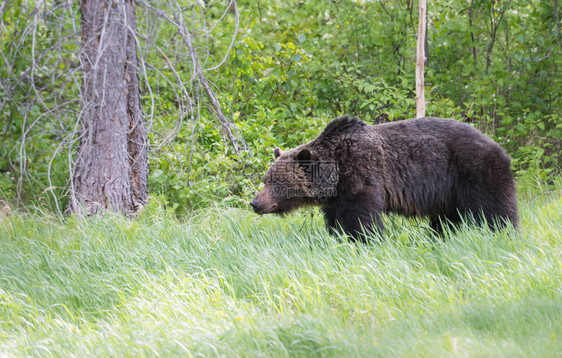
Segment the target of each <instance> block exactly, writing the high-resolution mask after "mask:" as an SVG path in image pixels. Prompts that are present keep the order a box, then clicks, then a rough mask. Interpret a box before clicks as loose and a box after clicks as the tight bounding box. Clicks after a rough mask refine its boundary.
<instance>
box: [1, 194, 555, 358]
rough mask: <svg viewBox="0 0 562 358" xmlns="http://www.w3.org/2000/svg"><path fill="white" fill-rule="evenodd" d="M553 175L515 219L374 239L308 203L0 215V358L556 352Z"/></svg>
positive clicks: (401, 230)
mask: <svg viewBox="0 0 562 358" xmlns="http://www.w3.org/2000/svg"><path fill="white" fill-rule="evenodd" d="M561 188H562V185H557V186H556V189H550V191H547V190H546V189H544V188H539V189H535V190H534V191H533V192H527V191H525V190H523V191H522V192H523V195H522V196H523V198H522V199H521V200H520V203H519V205H520V214H521V229H520V230H519V232H514V231H504V232H500V233H497V234H494V233H491V232H490V231H488V230H484V229H479V228H474V227H472V228H471V227H468V228H467V227H464V228H462V229H461V230H460V231H458V232H456V233H449V234H448V236H447V237H446V238H445V240H439V239H435V238H434V237H432V236H431V235H430V234H429V231H428V228H427V224H426V223H425V222H422V221H420V222H415V221H408V220H404V219H402V218H398V217H393V218H387V227H388V230H387V233H386V236H387V240H386V242H385V243H383V244H372V245H362V244H357V245H356V244H350V243H348V242H346V240H345V239H343V238H337V237H332V236H330V235H328V234H327V232H326V230H325V228H324V225H323V224H322V220H321V218H320V217H319V215H318V213H317V212H314V211H309V212H308V214H305V213H303V212H299V213H297V214H295V215H292V216H290V217H288V218H287V219H281V218H278V217H274V216H266V217H258V216H255V215H254V214H251V213H250V212H247V211H244V210H240V209H224V208H222V209H208V210H204V211H200V212H198V213H195V214H193V215H192V216H191V217H190V218H188V219H185V220H183V221H181V222H180V221H177V220H175V219H173V215H170V214H168V213H166V211H165V210H160V209H159V207H158V203H157V202H156V201H154V202H153V203H152V204H151V207H149V208H148V209H147V210H146V212H145V213H143V214H142V215H141V217H139V218H138V219H136V220H130V219H125V218H122V217H106V218H103V219H99V218H98V219H88V220H80V219H77V218H70V219H66V220H61V219H60V218H57V217H53V216H49V215H46V214H34V215H23V214H21V215H15V216H6V217H1V218H0V238H1V241H0V245H1V246H2V248H1V250H0V356H2V357H3V356H59V355H61V356H70V355H74V356H86V355H100V356H115V355H130V356H139V355H140V356H153V355H159V356H169V355H179V356H210V357H213V356H224V357H234V356H244V357H260V356H262V357H271V356H273V357H276V356H277V357H285V356H296V357H299V356H300V357H314V356H344V357H376V356H386V357H396V356H425V357H436V356H439V357H441V356H452V357H457V356H458V357H464V356H472V357H473V356H486V357H488V356H504V357H514V356H529V357H540V356H560V354H561V353H560V352H562V283H561V282H562V196H561V193H562V191H561ZM311 213H314V216H311Z"/></svg>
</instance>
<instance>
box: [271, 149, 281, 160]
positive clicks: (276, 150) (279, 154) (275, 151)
mask: <svg viewBox="0 0 562 358" xmlns="http://www.w3.org/2000/svg"><path fill="white" fill-rule="evenodd" d="M273 154H274V155H275V159H277V158H279V157H280V156H281V154H283V151H282V150H281V149H279V148H275V149H274V150H273Z"/></svg>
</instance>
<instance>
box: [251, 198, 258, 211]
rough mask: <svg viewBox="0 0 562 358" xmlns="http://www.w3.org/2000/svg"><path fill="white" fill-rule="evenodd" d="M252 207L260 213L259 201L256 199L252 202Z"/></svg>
mask: <svg viewBox="0 0 562 358" xmlns="http://www.w3.org/2000/svg"><path fill="white" fill-rule="evenodd" d="M250 205H251V206H252V208H253V209H254V211H255V212H256V213H257V212H258V206H259V203H258V200H257V199H254V200H252V201H250Z"/></svg>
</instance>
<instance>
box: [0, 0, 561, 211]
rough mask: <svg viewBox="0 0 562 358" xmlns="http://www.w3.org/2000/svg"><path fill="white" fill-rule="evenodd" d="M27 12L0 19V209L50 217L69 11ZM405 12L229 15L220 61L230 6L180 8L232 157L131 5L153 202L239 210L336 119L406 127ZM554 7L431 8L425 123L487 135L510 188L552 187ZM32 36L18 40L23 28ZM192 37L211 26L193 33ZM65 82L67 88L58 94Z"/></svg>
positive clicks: (408, 30)
mask: <svg viewBox="0 0 562 358" xmlns="http://www.w3.org/2000/svg"><path fill="white" fill-rule="evenodd" d="M155 3H158V2H155ZM34 4H35V2H24V1H21V0H20V1H14V2H10V4H9V5H8V6H7V8H6V9H5V11H4V14H3V15H2V16H3V18H2V21H3V22H2V35H1V36H2V37H1V42H0V46H2V53H3V56H2V57H1V58H0V79H1V80H2V86H1V87H0V105H1V106H2V107H1V112H0V130H1V132H0V136H1V138H2V142H1V144H0V198H2V197H3V198H13V197H19V198H20V199H22V201H23V202H29V201H37V200H41V199H45V200H49V203H51V204H53V205H54V204H57V203H54V202H53V201H54V198H59V199H60V198H63V200H62V202H61V203H60V204H59V207H64V205H65V202H64V194H65V187H66V186H67V184H68V183H67V182H68V162H69V160H71V155H72V154H71V153H72V148H73V145H75V143H74V142H72V141H69V142H68V143H67V144H68V145H67V149H68V151H64V150H61V143H62V142H63V140H64V139H65V138H66V136H68V135H69V133H68V131H69V130H71V129H72V128H74V127H73V125H74V121H75V119H76V117H77V116H78V114H79V112H80V107H79V87H80V86H79V85H80V83H79V76H80V73H79V71H78V72H77V71H76V68H77V63H76V61H77V60H76V55H75V54H73V53H75V51H76V48H77V43H76V41H75V39H73V38H72V36H68V34H72V31H74V30H75V29H76V26H79V19H78V20H76V21H64V19H65V18H66V19H68V18H71V17H75V18H76V17H78V15H77V12H76V10H75V8H74V10H72V9H71V10H61V8H60V7H58V6H59V2H57V1H53V2H50V1H47V2H41V6H40V7H39V9H38V10H37V11H34ZM189 4H191V2H189ZM416 4H417V2H416V1H413V0H397V1H341V2H340V1H337V2H336V1H296V0H288V1H256V0H246V1H240V2H238V10H239V11H240V17H239V18H240V26H239V30H238V33H237V37H236V41H235V43H234V45H233V47H232V48H231V49H230V51H229V52H228V50H229V48H230V44H231V43H230V40H231V36H232V34H233V32H234V28H235V16H234V15H233V11H227V12H226V13H225V14H226V15H225V16H224V17H223V13H224V11H225V9H227V8H228V7H227V6H226V4H225V3H224V2H217V1H214V2H213V1H211V2H205V3H202V2H195V3H194V5H193V6H189V7H188V6H186V8H189V9H190V10H188V11H189V13H190V14H191V17H192V19H193V20H192V21H193V23H192V27H191V28H192V31H193V33H194V34H195V35H196V37H195V41H196V46H198V48H201V49H204V50H201V53H200V54H199V58H200V59H201V61H202V62H204V63H205V64H206V67H207V68H210V67H213V66H215V65H218V64H220V62H221V60H222V59H223V58H224V57H225V56H226V59H227V61H226V62H225V63H223V64H222V65H221V66H220V67H219V68H218V69H215V70H212V71H208V72H206V74H207V76H209V78H210V79H211V80H212V82H213V84H214V89H215V90H216V91H217V94H218V96H219V100H220V101H221V105H222V108H223V111H225V113H226V114H227V116H228V117H229V118H231V119H232V120H233V121H234V122H236V123H237V125H238V127H239V129H240V131H241V133H242V134H243V136H244V138H245V140H246V141H247V142H248V144H249V146H250V151H248V152H243V153H241V154H235V153H234V152H233V151H232V149H231V146H230V144H229V143H227V142H225V140H224V138H223V136H222V135H221V132H220V127H219V125H218V124H217V121H216V119H215V117H214V116H213V113H212V112H211V111H210V109H209V108H208V107H207V106H206V105H205V104H206V103H205V100H204V94H203V93H202V92H201V90H200V88H199V87H198V86H197V85H196V83H194V82H193V81H191V82H190V79H189V76H191V75H190V66H191V63H190V58H189V56H188V55H186V54H185V53H182V52H181V51H179V50H178V49H181V47H182V44H181V41H180V40H179V39H178V36H176V35H177V29H175V28H174V27H173V26H171V25H170V24H169V23H166V22H165V21H162V20H161V19H158V18H157V17H156V16H154V13H151V12H150V11H148V10H149V9H148V8H147V7H146V6H145V5H141V4H139V5H138V9H139V10H138V17H139V21H138V32H139V35H140V36H139V39H140V40H139V43H140V44H141V52H140V54H141V57H142V58H144V59H145V61H146V63H147V64H149V65H150V66H147V67H146V68H144V69H143V71H145V72H143V76H144V75H146V80H145V81H143V88H142V91H143V100H144V105H145V112H146V113H147V117H149V121H150V123H149V124H150V126H151V129H152V132H151V143H152V148H151V163H150V165H151V174H150V178H149V179H150V189H151V193H152V194H153V195H157V196H158V195H161V196H162V197H161V198H162V199H164V200H165V201H167V202H168V203H169V204H170V206H171V207H172V208H174V210H176V211H177V212H178V213H181V212H185V211H187V210H190V209H191V208H194V207H199V206H201V205H205V203H206V202H208V201H216V200H217V199H218V200H222V201H225V202H229V203H233V204H237V203H242V202H243V201H244V200H245V199H247V198H248V197H249V196H250V195H251V194H252V193H253V192H254V191H255V190H256V189H257V185H258V183H259V182H260V179H261V175H262V174H263V172H264V171H265V169H266V168H267V166H268V165H269V163H270V162H271V158H272V149H273V148H274V147H276V146H280V147H282V148H290V147H293V146H296V145H298V144H300V143H302V142H304V141H307V140H310V139H312V138H313V137H314V136H315V135H316V133H317V132H318V131H319V130H320V129H321V128H322V127H323V126H324V125H325V124H326V123H327V122H328V121H329V120H330V119H333V118H334V117H336V116H338V115H341V114H354V115H358V116H359V117H361V118H362V119H363V120H365V121H367V122H369V123H379V122H383V121H388V120H396V119H400V118H409V117H413V116H414V114H415V101H414V93H415V87H414V63H415V60H414V58H415V42H416V31H417V7H416ZM557 6H558V2H557V1H556V0H554V1H544V0H540V1H539V0H533V1H523V0H511V1H482V0H471V1H465V0H463V1H460V0H454V1H446V2H445V1H430V2H429V9H428V24H429V25H428V32H427V33H428V50H429V59H428V64H427V66H426V85H427V88H426V100H427V102H428V104H427V112H426V113H427V115H429V116H442V117H452V118H456V119H459V120H463V121H466V122H469V123H472V124H474V125H475V126H477V127H478V128H480V129H482V130H484V131H485V132H486V133H487V134H488V135H490V136H491V137H492V138H494V139H495V140H496V141H498V142H499V143H500V144H501V145H502V146H503V147H504V148H505V149H506V150H508V152H509V153H510V154H511V155H512V157H513V158H514V169H515V170H516V171H517V172H518V173H519V174H520V175H522V174H525V173H527V174H532V175H539V176H542V177H552V176H554V175H558V173H559V168H560V163H561V158H560V151H561V145H562V144H561V143H562V140H561V138H562V120H561V97H562V85H561V74H560V71H559V67H560V64H561V62H562V56H560V41H561V36H560V19H559V15H558V8H557ZM231 10H232V9H231ZM30 15H33V16H30ZM203 20H205V21H203ZM219 20H220V21H219ZM34 22H35V23H38V24H39V25H38V26H36V27H35V28H37V31H36V32H33V36H31V35H30V31H26V29H29V28H30V26H31V24H32V23H34ZM202 23H213V24H216V26H214V27H212V31H211V32H210V33H205V32H204V31H202V30H201V27H200V24H202ZM13 44H17V45H18V46H13ZM207 49H208V53H207V52H206V51H207ZM61 54H62V55H61ZM69 73H70V74H72V75H73V76H76V77H72V80H69V79H70V78H71V77H70V75H69ZM178 76H179V77H180V80H181V81H179V82H180V83H181V84H182V88H179V87H180V86H178V81H176V78H177V77H178ZM182 76H183V77H182ZM16 79H19V81H16ZM186 97H190V98H193V97H197V98H201V99H202V102H200V105H198V106H197V108H196V112H197V114H198V115H195V116H194V115H193V113H191V114H192V115H191V116H188V115H186V112H185V109H184V108H183V107H184V106H185V105H184V103H185V98H186ZM63 108H64V109H63ZM149 114H153V115H150V116H148V115H149ZM30 124H33V127H30ZM22 138H23V139H25V141H24V142H23V144H22ZM69 153H70V154H69ZM46 189H47V190H46ZM51 193H54V194H55V195H50V194H51Z"/></svg>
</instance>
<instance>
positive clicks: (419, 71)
mask: <svg viewBox="0 0 562 358" xmlns="http://www.w3.org/2000/svg"><path fill="white" fill-rule="evenodd" d="M426 12H427V0H420V6H419V26H418V44H417V49H418V50H417V60H416V118H421V117H425V93H424V83H423V81H424V76H423V70H424V62H425V46H424V41H425V36H426V35H425V28H426V24H425V18H426Z"/></svg>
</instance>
